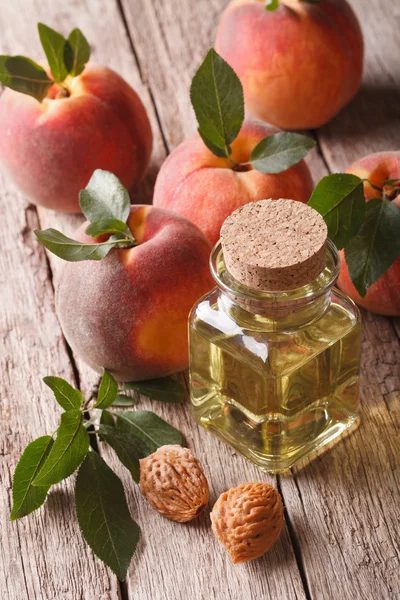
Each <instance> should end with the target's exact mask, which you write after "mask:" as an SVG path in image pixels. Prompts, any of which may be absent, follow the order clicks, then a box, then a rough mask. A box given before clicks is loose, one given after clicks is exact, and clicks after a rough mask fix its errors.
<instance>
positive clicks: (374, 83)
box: [318, 0, 400, 172]
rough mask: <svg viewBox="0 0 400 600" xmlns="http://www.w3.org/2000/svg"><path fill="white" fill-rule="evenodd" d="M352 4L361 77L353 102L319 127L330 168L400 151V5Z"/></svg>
mask: <svg viewBox="0 0 400 600" xmlns="http://www.w3.org/2000/svg"><path fill="white" fill-rule="evenodd" d="M350 4H351V5H352V7H353V9H354V10H355V12H356V13H357V16H358V17H359V20H360V23H361V27H362V30H363V33H364V40H365V64H364V76H363V81H362V85H361V88H360V90H359V92H358V94H357V95H356V97H355V98H354V99H353V101H352V102H351V103H350V104H349V105H348V106H347V107H345V108H344V109H343V110H342V112H341V113H340V114H339V115H338V116H337V117H335V118H334V119H332V121H330V122H329V123H328V124H327V125H325V126H324V127H322V128H321V129H320V130H319V131H318V138H319V140H320V143H321V146H322V149H323V152H324V156H325V158H326V161H327V163H328V165H329V168H330V169H331V170H332V171H333V172H335V171H340V170H342V169H344V168H346V167H347V166H348V165H349V164H350V163H352V162H353V161H355V160H358V159H359V158H361V157H363V156H365V155H367V154H371V153H372V152H381V151H383V150H399V149H400V142H399V131H400V62H399V60H398V49H399V47H400V30H399V27H398V18H399V16H400V8H399V4H398V3H393V2H385V1H384V0H380V1H379V2H376V1H375V0H352V1H351V2H350Z"/></svg>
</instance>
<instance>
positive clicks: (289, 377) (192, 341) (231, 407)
mask: <svg viewBox="0 0 400 600" xmlns="http://www.w3.org/2000/svg"><path fill="white" fill-rule="evenodd" d="M211 268H212V272H213V275H214V278H215V280H216V282H217V288H216V289H215V290H213V291H212V292H211V293H209V294H208V295H207V296H205V297H203V298H202V299H201V300H200V301H199V302H198V303H197V304H196V305H195V307H194V308H193V310H192V313H191V316H190V323H189V346H190V348H189V351H190V371H189V374H190V393H191V401H192V406H193V410H194V414H195V417H196V419H197V421H198V422H199V423H200V424H201V425H203V426H204V427H205V428H207V429H210V430H211V431H212V432H213V433H214V434H215V435H217V436H218V437H219V438H221V439H222V440H224V441H225V442H227V443H228V444H230V445H231V446H233V447H234V448H235V449H236V450H237V451H238V452H240V453H241V454H243V455H244V456H246V457H247V458H249V459H250V460H251V461H253V462H254V463H255V464H257V465H258V466H259V467H261V468H262V469H264V470H266V471H271V472H279V471H284V470H286V469H288V468H290V467H291V466H292V465H293V464H295V463H296V462H297V461H298V460H300V459H301V458H303V457H304V456H306V455H307V454H309V453H310V452H312V451H314V450H316V449H317V448H319V447H321V446H322V445H324V444H327V443H328V442H330V441H331V440H333V439H334V438H335V437H337V436H338V435H340V434H341V433H342V432H343V431H344V430H345V429H346V428H348V427H350V426H351V425H353V424H354V423H355V422H356V420H357V415H358V404H359V400H358V388H359V356H360V342H361V319H360V314H359V311H358V309H357V308H356V306H355V305H354V304H353V302H352V301H351V300H349V299H348V298H347V297H345V296H343V295H342V294H341V293H340V292H339V291H337V290H333V291H332V289H331V288H332V285H333V283H334V281H335V280H336V277H337V273H338V269H339V259H338V256H337V252H336V249H335V248H334V246H333V245H332V244H330V245H329V246H328V251H327V266H326V268H325V270H324V271H323V272H322V273H321V274H320V276H319V277H318V278H317V279H316V280H315V281H313V282H312V283H311V284H309V285H307V286H304V288H299V289H297V290H292V291H290V292H282V293H279V292H273V293H272V292H271V293H269V292H259V291H257V290H252V289H249V288H246V287H245V286H243V285H242V284H239V283H238V282H235V281H234V280H233V279H232V278H231V277H230V275H229V273H228V272H227V271H226V268H225V264H224V260H223V255H222V251H221V248H220V247H219V246H217V247H216V248H215V249H214V251H213V254H212V257H211Z"/></svg>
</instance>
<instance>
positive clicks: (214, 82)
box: [190, 48, 244, 156]
mask: <svg viewBox="0 0 400 600" xmlns="http://www.w3.org/2000/svg"><path fill="white" fill-rule="evenodd" d="M190 99H191V102H192V106H193V109H194V112H195V114H196V118H197V122H198V124H199V133H200V135H201V137H202V138H203V140H208V143H207V146H208V147H209V148H210V150H211V151H212V152H214V148H215V147H216V148H218V149H219V150H220V152H219V154H217V156H229V155H230V154H231V149H230V144H231V143H232V142H233V141H234V140H235V139H236V137H237V135H238V133H239V131H240V128H241V126H242V123H243V120H244V100H243V88H242V84H241V83H240V80H239V78H238V76H237V75H236V73H235V71H234V70H233V69H232V68H231V67H230V66H229V65H228V63H227V62H225V61H224V59H223V58H222V57H221V56H219V54H217V53H216V52H215V50H214V49H213V48H211V49H210V50H209V52H208V54H207V56H206V58H205V59H204V61H203V63H202V64H201V65H200V68H199V70H198V71H197V73H196V74H195V76H194V77H193V80H192V85H191V88H190ZM221 151H222V152H221Z"/></svg>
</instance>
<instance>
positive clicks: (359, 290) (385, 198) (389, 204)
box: [338, 151, 400, 316]
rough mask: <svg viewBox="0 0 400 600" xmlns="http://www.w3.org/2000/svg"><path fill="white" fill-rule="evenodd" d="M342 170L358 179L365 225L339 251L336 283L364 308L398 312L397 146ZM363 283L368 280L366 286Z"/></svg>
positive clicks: (399, 205)
mask: <svg viewBox="0 0 400 600" xmlns="http://www.w3.org/2000/svg"><path fill="white" fill-rule="evenodd" d="M346 172H347V173H353V174H354V175H356V176H358V177H360V178H361V179H362V180H363V185H364V195H365V200H366V202H367V205H366V208H365V210H366V212H367V216H368V223H369V225H368V226H366V227H365V228H364V230H362V231H360V235H359V238H358V241H357V243H355V244H354V246H352V247H350V248H348V249H347V250H346V249H345V250H344V251H342V252H341V260H342V264H341V269H340V275H339V279H338V285H339V287H340V288H341V289H342V290H343V291H344V292H345V293H346V294H347V295H348V296H350V298H352V299H353V300H354V301H355V302H356V303H357V304H359V305H360V306H362V307H364V308H366V309H367V310H370V311H372V312H375V313H379V314H382V315H393V316H399V315H400V152H399V151H392V152H376V153H375V154H370V155H369V156H366V157H364V158H362V159H360V160H358V161H356V162H355V163H353V164H352V165H350V166H349V167H348V168H347V169H346ZM363 240H370V242H371V243H370V244H369V245H368V246H367V248H368V249H367V250H364V252H363V251H362V248H360V245H361V244H362V243H363ZM362 258H363V259H362ZM357 259H358V262H360V264H359V265H358V262H356V268H355V267H354V265H353V263H354V261H355V260H357ZM380 262H382V264H383V267H382V269H379V263H380ZM382 270H383V272H382ZM366 283H368V284H370V285H369V287H368V290H366Z"/></svg>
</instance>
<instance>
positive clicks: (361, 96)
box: [0, 0, 400, 600]
mask: <svg viewBox="0 0 400 600" xmlns="http://www.w3.org/2000/svg"><path fill="white" fill-rule="evenodd" d="M225 4H226V1H225V0H162V1H159V0H69V2H54V0H9V1H7V2H2V3H1V13H0V25H1V27H0V31H1V34H0V52H1V54H27V55H28V56H31V57H32V58H36V59H42V58H43V53H42V51H41V49H40V47H39V42H38V35H37V32H36V23H37V22H38V21H43V22H44V23H46V24H48V25H50V26H52V27H54V28H55V29H58V30H60V31H61V32H62V33H64V34H68V33H69V31H70V30H71V29H72V28H73V27H76V26H78V27H80V28H81V29H82V31H83V32H84V33H85V35H86V37H87V38H88V39H89V41H90V43H91V45H92V57H93V59H94V60H95V61H96V62H98V63H103V64H106V65H109V66H110V67H112V68H114V69H115V70H116V71H118V72H119V73H120V74H121V75H122V76H123V77H125V79H126V80H127V81H128V82H129V83H130V84H131V85H133V87H134V88H135V89H136V90H137V91H138V92H139V94H140V96H141V98H142V100H143V101H144V103H145V105H146V107H147V110H148V113H149V116H150V119H151V124H152V128H153V132H154V151H153V156H152V163H151V167H150V169H149V172H148V175H147V178H146V180H145V182H144V184H143V185H142V186H141V187H140V189H139V190H138V191H137V196H136V197H137V200H138V201H139V202H140V201H149V199H150V198H151V193H152V187H153V184H154V180H155V177H156V174H157V170H158V168H159V166H160V164H161V163H162V161H163V160H164V158H165V156H166V154H167V153H168V152H170V151H171V150H172V149H173V148H174V147H175V146H176V145H177V144H179V142H181V141H182V140H183V139H184V138H185V137H186V136H188V135H189V134H191V133H192V132H193V131H195V119H194V115H193V112H192V110H191V106H190V102H189V93H188V90H189V85H190V81H191V78H192V76H193V74H194V72H195V70H196V69H197V67H198V66H199V65H200V63H201V61H202V59H203V57H204V56H205V53H206V51H207V50H208V48H209V47H210V46H211V45H212V44H213V41H214V37H215V32H216V27H217V22H218V19H219V15H220V13H221V11H222V9H223V8H224V6H225ZM351 4H352V5H353V7H354V9H355V10H356V12H357V14H358V16H359V18H360V20H361V24H362V28H363V31H364V36H365V41H366V60H365V74H364V78H363V84H362V87H361V89H360V91H359V93H358V95H357V97H356V98H355V99H354V100H353V102H352V103H351V104H350V105H349V106H348V107H347V108H345V109H344V110H343V111H342V112H341V114H340V115H338V116H337V117H336V118H334V119H333V120H332V121H331V122H330V123H329V124H328V125H326V126H325V127H322V128H321V129H319V130H318V131H317V132H316V135H317V139H318V147H317V148H316V149H315V151H313V154H312V155H311V156H310V157H309V158H308V159H307V160H308V163H309V165H310V167H311V169H312V172H313V175H314V177H315V180H316V181H317V180H318V179H319V178H320V177H321V176H323V175H325V174H327V173H328V172H335V171H340V170H342V169H343V168H345V167H346V165H348V164H349V163H350V162H351V161H353V160H355V159H357V158H360V157H361V156H364V155H366V154H369V153H371V152H376V151H380V150H398V149H400V61H399V50H400V4H399V3H398V2H393V1H392V2H387V0H351ZM0 185H1V193H0V200H1V203H2V208H1V214H2V224H1V227H0V244H1V252H0V278H1V303H0V311H1V319H0V328H1V341H2V345H1V357H0V361H1V363H0V364H1V403H0V418H1V432H0V476H1V487H0V515H1V519H0V536H1V544H0V597H1V599H2V600H5V599H13V600H14V599H15V600H24V599H29V600H36V599H38V600H54V599H66V600H67V599H68V600H78V599H87V600H98V599H102V600H105V599H107V600H108V599H113V600H114V599H117V598H122V599H125V600H126V599H128V598H129V599H132V600H133V599H135V600H179V599H182V600H183V599H184V600H203V599H204V600H208V599H214V598H215V599H218V600H228V599H229V600H239V599H240V600H252V599H254V600H256V599H257V600H259V599H271V600H295V599H296V600H337V599H340V600H357V599H360V600H361V599H362V600H381V599H382V600H386V599H391V598H393V599H394V598H399V597H400V569H399V504H400V499H399V489H400V486H399V471H398V468H397V467H398V458H399V446H400V445H399V429H398V420H399V387H400V386H399V359H400V342H399V335H400V321H399V320H397V321H396V320H395V319H389V318H384V317H379V316H374V315H372V314H367V313H364V314H363V318H364V325H363V348H362V350H363V351H362V378H361V406H362V408H361V417H362V422H361V425H360V427H359V428H358V429H357V430H356V431H355V432H354V433H353V434H352V435H350V436H348V437H346V438H345V439H344V440H341V441H340V442H339V443H337V444H336V445H335V446H334V448H333V449H332V450H330V451H329V452H326V453H324V454H323V455H321V456H319V457H318V458H315V459H314V460H313V461H310V462H307V463H306V464H303V465H302V467H301V468H294V469H293V470H292V472H291V473H290V474H289V475H285V476H281V477H276V478H275V477H272V476H268V475H265V474H263V473H262V472H261V471H258V470H257V469H256V468H255V467H253V466H252V465H251V464H250V463H248V462H246V460H244V459H243V458H242V457H240V456H238V455H236V454H235V453H234V452H233V451H232V450H231V449H229V448H228V447H227V446H225V445H223V444H222V443H220V442H218V441H217V440H216V439H215V438H213V437H212V436H211V434H209V433H207V432H206V431H203V430H202V429H200V428H199V427H198V426H197V425H196V424H195V422H194V419H193V418H192V416H191V413H190V406H189V402H188V401H186V404H185V406H184V407H175V406H171V405H164V406H163V405H161V404H160V403H154V402H153V403H150V402H149V401H147V400H145V399H143V401H142V402H141V404H140V406H141V407H142V408H145V407H151V408H152V409H153V410H155V411H156V412H157V413H158V414H160V415H161V416H163V417H164V418H165V419H167V420H168V421H170V422H171V423H173V424H174V425H175V426H176V427H178V428H179V429H180V430H181V431H182V432H183V434H184V435H185V437H186V440H187V443H188V445H189V446H190V447H191V448H192V449H193V450H194V452H195V454H196V455H197V456H198V457H199V458H200V460H201V461H202V463H203V464H204V466H205V469H206V472H207V475H208V477H209V481H210V485H211V502H210V503H211V505H212V504H213V503H214V501H215V500H216V498H217V497H218V495H219V494H220V493H221V492H222V491H224V490H225V489H227V488H229V487H231V486H234V485H237V484H239V483H241V482H243V481H251V480H260V481H270V482H273V483H274V484H275V485H276V486H277V487H278V488H279V490H280V491H281V494H282V497H283V500H284V504H285V517H286V524H285V528H284V531H283V533H282V535H281V537H280V539H279V541H278V542H277V543H276V545H275V546H274V548H273V549H272V550H271V551H270V552H269V553H268V554H267V555H266V556H265V557H263V558H261V559H259V560H257V561H254V562H252V563H248V564H243V565H239V566H236V567H234V566H232V565H231V563H230V560H229V557H228V555H227V553H226V552H225V551H224V550H223V549H222V547H221V546H220V545H219V544H218V543H217V541H216V540H215V538H214V537H213V535H212V533H211V530H210V519H209V514H208V513H207V514H205V515H203V516H202V517H201V518H199V519H198V520H197V521H196V522H194V523H193V524H189V525H180V524H174V523H172V522H169V521H167V520H165V519H163V518H161V517H160V516H158V515H157V514H156V513H155V512H154V511H153V510H152V509H151V508H150V506H149V505H148V503H147V502H146V501H145V500H144V499H143V498H142V497H141V495H140V493H139V490H138V488H137V486H135V484H133V482H132V480H131V478H130V476H129V474H128V472H127V471H126V470H125V469H124V467H122V466H121V465H118V464H117V463H116V461H115V460H114V458H113V457H112V455H111V453H110V454H108V452H107V451H106V449H105V448H101V452H102V453H103V455H105V456H106V459H107V460H108V461H109V463H110V464H111V466H112V468H114V469H115V470H116V471H117V472H118V474H119V475H120V476H121V478H122V480H123V482H124V485H125V489H126V493H127V496H128V501H129V506H130V509H131V512H132V515H133V517H134V518H135V520H137V521H138V523H139V524H140V526H141V528H142V532H143V535H142V539H141V541H140V543H139V546H138V549H137V552H136V554H135V556H134V559H133V561H132V564H131V567H130V569H129V574H128V578H127V580H126V582H124V583H123V584H120V583H119V582H118V581H117V579H116V577H115V576H114V575H113V574H112V572H111V571H110V570H109V569H107V568H106V567H105V566H104V565H103V564H102V563H101V562H100V561H98V560H97V559H96V558H95V557H94V555H93V554H92V552H91V551H90V550H89V549H88V547H87V545H86V543H85V542H84V541H83V539H82V536H81V534H80V532H79V527H78V525H77V522H76V518H75V514H74V513H75V510H74V504H73V493H72V491H73V478H70V479H69V480H67V481H66V482H64V483H62V484H60V485H59V486H57V488H56V489H55V491H53V492H51V493H50V495H49V498H48V501H47V504H46V505H45V507H44V508H41V509H40V510H39V511H37V512H36V513H34V514H32V515H30V516H29V517H27V518H24V519H22V520H20V521H18V522H14V523H11V522H9V520H8V516H9V511H10V507H11V481H12V473H13V471H14V468H15V465H16V462H17V460H18V458H19V456H20V453H21V451H22V450H23V448H24V447H25V446H26V445H27V444H28V443H29V442H30V441H31V440H32V439H33V438H35V437H38V436H40V435H43V434H45V433H46V432H49V431H52V430H53V429H54V426H55V424H56V423H57V420H58V418H59V411H58V409H57V406H56V405H55V403H54V402H53V400H52V398H51V393H50V391H49V390H47V389H45V386H44V385H43V384H42V382H41V378H42V377H43V376H45V375H48V374H57V375H59V376H62V377H65V378H67V379H68V380H70V381H71V382H73V381H75V383H76V384H77V385H79V386H81V389H82V390H83V391H87V390H89V389H90V388H91V387H92V386H93V385H94V384H95V383H96V382H97V379H98V377H97V376H96V375H95V374H94V373H93V372H92V371H91V370H90V369H89V368H88V367H86V366H85V365H84V364H83V363H82V362H81V361H79V359H77V357H75V356H74V355H73V354H72V353H71V351H70V349H69V348H68V347H67V346H66V343H65V340H64V338H63V336H62V333H61V330H60V326H59V324H58V321H57V317H56V315H55V312H54V285H55V282H56V280H57V274H58V268H59V263H60V261H58V260H57V259H56V258H55V257H54V256H52V255H51V256H46V254H45V252H44V250H43V247H41V246H40V245H39V244H38V242H37V240H36V238H35V236H34V234H33V229H36V228H42V229H43V228H46V227H56V228H59V229H61V230H62V231H64V232H65V233H67V234H68V233H72V232H73V230H74V229H75V228H76V226H77V224H78V223H79V222H80V220H81V219H80V217H78V216H66V215H62V214H56V213H55V212H52V211H47V210H45V209H41V208H36V207H35V206H33V205H30V204H28V203H27V201H26V199H25V198H24V197H23V196H22V195H21V194H20V193H18V192H17V191H16V190H15V189H14V188H13V187H12V185H11V184H10V182H9V181H8V180H7V178H6V177H4V176H3V175H0Z"/></svg>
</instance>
